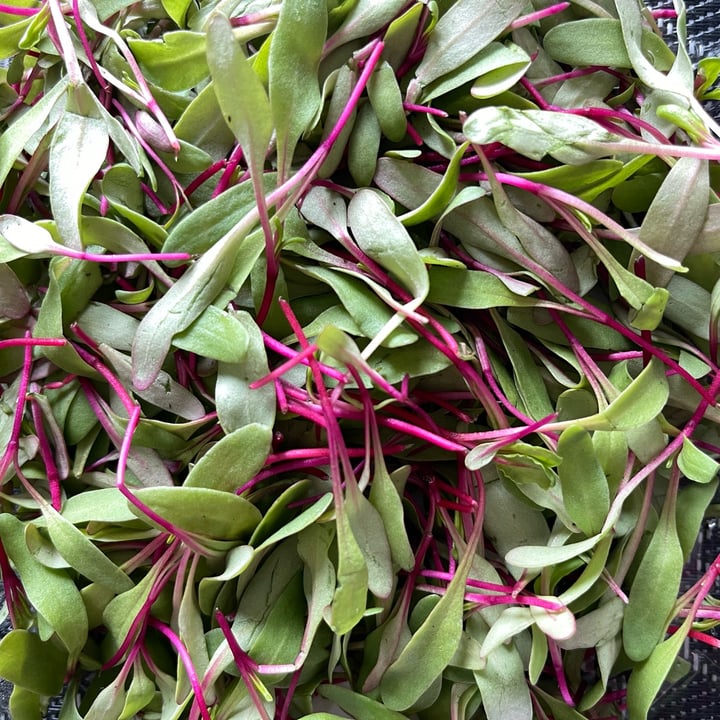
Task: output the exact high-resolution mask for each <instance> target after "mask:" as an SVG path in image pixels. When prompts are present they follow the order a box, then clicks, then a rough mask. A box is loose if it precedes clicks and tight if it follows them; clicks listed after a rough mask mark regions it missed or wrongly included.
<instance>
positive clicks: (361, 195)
mask: <svg viewBox="0 0 720 720" xmlns="http://www.w3.org/2000/svg"><path fill="white" fill-rule="evenodd" d="M348 220H349V224H350V229H351V230H352V232H353V235H354V236H355V240H356V241H357V244H358V245H359V246H360V249H361V250H362V251H363V252H364V253H366V254H367V255H368V256H369V257H370V258H372V259H373V260H375V261H376V262H377V263H378V264H379V265H380V266H381V267H383V268H385V270H387V271H388V272H390V273H391V274H393V275H395V277H397V279H398V280H399V281H400V282H401V283H402V284H403V285H404V286H405V287H406V288H407V289H408V290H410V292H411V293H412V294H413V296H414V297H415V298H416V299H418V300H420V301H422V300H424V299H425V297H426V296H427V293H428V290H429V287H430V281H429V278H428V272H427V268H426V266H425V263H424V262H423V261H422V258H421V257H420V255H419V254H418V251H417V248H416V247H415V243H414V242H413V241H412V238H411V237H410V235H409V234H408V232H407V230H405V228H404V227H403V226H402V224H401V222H400V221H399V220H398V218H396V217H395V215H393V213H392V212H391V210H390V209H389V208H388V206H387V205H386V204H385V203H384V202H383V200H382V199H381V198H380V196H379V195H378V194H377V193H376V192H374V191H373V190H359V191H358V192H357V193H355V195H354V196H353V198H352V200H351V201H350V205H349V206H348Z"/></svg>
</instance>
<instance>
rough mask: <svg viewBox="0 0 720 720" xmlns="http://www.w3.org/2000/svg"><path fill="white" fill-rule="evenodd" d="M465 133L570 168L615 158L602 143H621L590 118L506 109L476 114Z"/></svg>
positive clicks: (474, 139)
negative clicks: (606, 157) (604, 156)
mask: <svg viewBox="0 0 720 720" xmlns="http://www.w3.org/2000/svg"><path fill="white" fill-rule="evenodd" d="M463 133H464V134H465V136H466V137H467V138H468V139H469V140H470V141H471V142H474V143H478V144H479V145H487V144H489V143H493V142H499V143H502V144H503V145H507V146H508V147H511V148H512V149H513V150H516V151H517V152H519V153H520V154H522V155H525V156H526V157H529V158H531V159H532V160H542V159H543V158H544V157H545V156H546V155H550V156H551V157H554V158H555V159H556V160H559V161H560V162H561V163H566V164H568V165H582V164H583V163H586V162H589V161H591V160H595V159H596V158H598V157H602V156H603V155H612V154H614V151H609V150H605V149H604V148H603V143H607V142H618V141H619V140H620V137H619V136H618V135H615V134H613V133H611V132H609V131H607V130H605V128H603V127H602V126H601V125H599V124H598V123H596V122H595V121H594V120H591V119H590V118H585V117H582V116H580V115H570V114H567V113H557V112H550V111H548V110H515V109H513V108H510V107H507V106H504V107H503V106H500V107H496V106H488V107H484V108H480V109H479V110H476V111H475V112H474V113H472V115H470V117H469V118H468V119H467V120H466V121H465V124H464V125H463Z"/></svg>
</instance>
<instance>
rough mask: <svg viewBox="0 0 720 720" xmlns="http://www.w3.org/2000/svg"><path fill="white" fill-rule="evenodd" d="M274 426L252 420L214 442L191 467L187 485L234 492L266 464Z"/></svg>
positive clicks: (186, 480) (185, 485)
mask: <svg viewBox="0 0 720 720" xmlns="http://www.w3.org/2000/svg"><path fill="white" fill-rule="evenodd" d="M271 443H272V430H271V429H270V428H269V427H266V426H265V425H259V424H257V423H251V424H249V425H245V426H244V427H241V428H238V429H237V430H235V431H233V432H231V433H230V434H229V435H226V436H225V437H224V438H222V439H221V440H220V441H219V442H217V443H215V444H214V445H213V446H212V447H211V448H210V450H208V451H207V452H206V453H205V454H204V455H203V456H202V457H201V458H200V460H198V462H197V463H195V465H194V466H193V467H192V469H191V470H190V472H189V473H188V476H187V478H186V479H185V482H184V484H183V485H184V487H201V488H211V489H213V490H224V491H225V492H234V491H235V490H237V488H239V487H241V486H242V485H244V484H245V483H246V482H247V481H248V480H250V479H251V478H252V477H253V476H254V475H255V474H256V473H257V472H258V471H259V470H260V469H261V468H262V466H263V465H264V464H265V460H266V459H267V456H268V454H269V453H270V448H271Z"/></svg>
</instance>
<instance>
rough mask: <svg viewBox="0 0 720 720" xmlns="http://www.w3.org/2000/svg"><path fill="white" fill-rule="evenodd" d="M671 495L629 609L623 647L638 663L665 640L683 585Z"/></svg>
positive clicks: (642, 564)
mask: <svg viewBox="0 0 720 720" xmlns="http://www.w3.org/2000/svg"><path fill="white" fill-rule="evenodd" d="M669 497H670V496H668V498H669ZM668 498H666V500H665V504H664V506H663V512H662V514H661V515H660V520H659V522H658V524H657V527H656V528H655V531H654V533H653V536H652V538H651V540H650V544H649V545H648V547H647V549H646V550H645V553H644V554H643V556H642V559H641V560H640V565H639V566H638V569H637V572H636V573H635V578H634V579H633V583H632V586H631V587H630V593H629V594H628V604H627V607H626V608H625V619H624V621H623V648H624V649H625V652H626V653H627V655H628V657H629V658H630V659H631V660H634V661H636V662H640V661H642V660H645V659H646V658H648V657H649V656H650V654H651V653H652V652H653V650H654V649H655V647H656V645H658V644H659V643H660V642H661V640H662V639H663V636H664V634H665V629H666V628H667V625H668V623H669V621H670V619H671V618H670V612H671V610H672V608H673V606H674V605H675V601H676V599H677V595H678V590H679V588H680V576H681V574H682V568H683V553H682V548H681V547H680V541H679V539H678V534H677V526H676V524H675V508H674V503H670V502H669V501H668Z"/></svg>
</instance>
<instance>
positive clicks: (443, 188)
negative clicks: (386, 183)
mask: <svg viewBox="0 0 720 720" xmlns="http://www.w3.org/2000/svg"><path fill="white" fill-rule="evenodd" d="M468 145H469V143H463V144H462V145H460V147H458V149H457V151H456V152H455V154H454V155H453V156H452V159H451V160H450V162H449V163H448V166H447V170H446V171H445V174H444V175H443V178H442V180H441V181H440V183H439V185H438V186H437V187H436V188H435V190H434V191H433V193H432V195H430V196H429V197H428V198H427V200H425V202H423V204H422V205H419V206H418V207H416V208H415V209H414V210H411V211H410V212H407V213H405V214H404V215H401V216H400V218H399V220H400V222H401V223H402V224H403V225H405V226H409V225H418V224H419V223H421V222H425V221H426V220H430V219H431V218H433V217H435V216H437V215H439V214H440V213H442V212H443V211H444V210H445V208H446V207H447V205H448V204H449V203H450V201H451V200H452V198H453V196H454V195H455V191H456V190H457V184H458V177H459V175H460V161H461V160H462V158H463V155H464V154H465V150H466V149H467V147H468Z"/></svg>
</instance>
